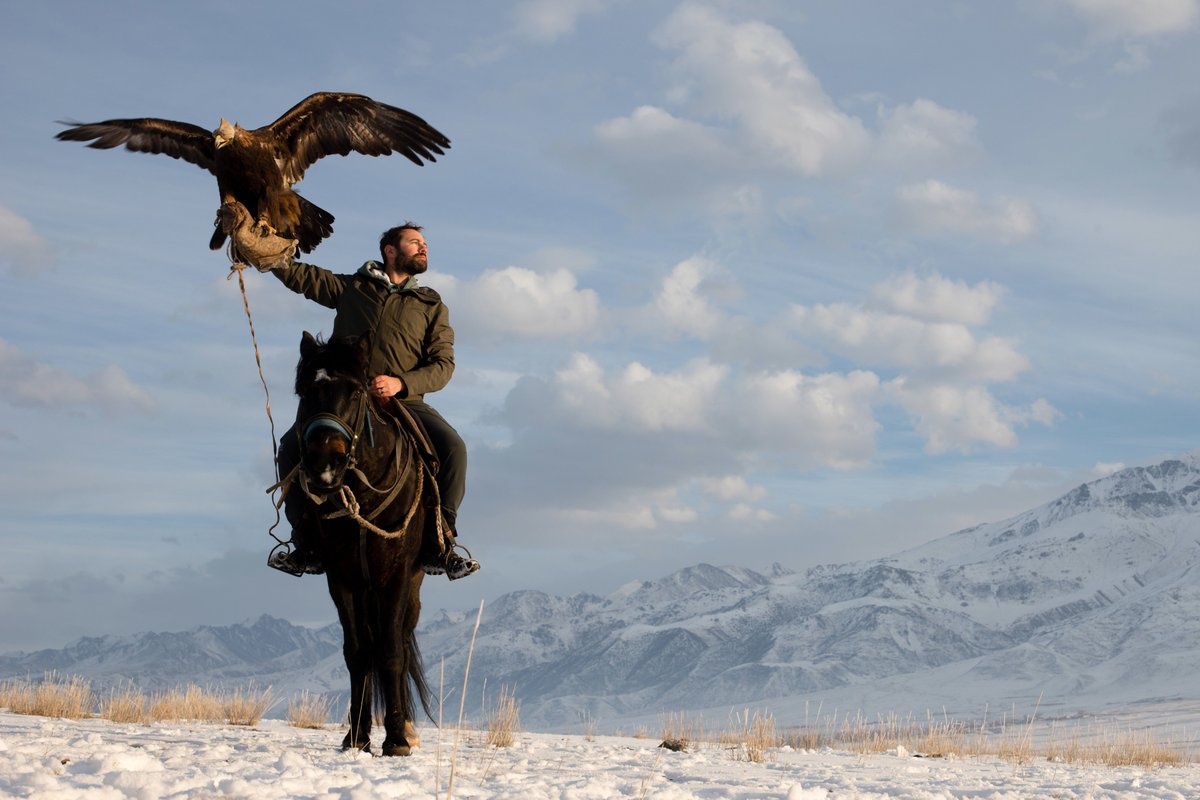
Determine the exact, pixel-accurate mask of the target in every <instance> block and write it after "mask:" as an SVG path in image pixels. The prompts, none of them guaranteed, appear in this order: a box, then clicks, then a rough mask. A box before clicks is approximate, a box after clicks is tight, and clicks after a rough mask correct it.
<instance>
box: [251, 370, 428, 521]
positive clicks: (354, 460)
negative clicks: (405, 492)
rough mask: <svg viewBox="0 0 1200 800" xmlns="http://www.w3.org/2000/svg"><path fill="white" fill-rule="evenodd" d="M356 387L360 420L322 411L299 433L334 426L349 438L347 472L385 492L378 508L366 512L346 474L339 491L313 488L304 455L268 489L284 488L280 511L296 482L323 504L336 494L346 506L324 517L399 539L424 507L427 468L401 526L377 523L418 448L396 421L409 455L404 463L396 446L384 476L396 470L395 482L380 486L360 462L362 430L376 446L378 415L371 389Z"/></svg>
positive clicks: (372, 490)
mask: <svg viewBox="0 0 1200 800" xmlns="http://www.w3.org/2000/svg"><path fill="white" fill-rule="evenodd" d="M355 391H356V392H357V393H358V394H359V395H360V397H361V399H360V401H359V405H358V413H357V414H356V415H355V416H356V417H357V422H356V424H354V425H351V424H350V423H349V421H348V420H347V419H345V418H343V417H341V416H339V415H337V414H333V413H329V412H321V413H319V414H314V415H312V416H311V417H309V418H308V419H307V420H306V421H305V422H304V424H303V426H300V425H297V426H296V433H297V436H299V437H300V439H301V442H303V439H304V437H305V436H306V435H307V434H308V432H309V431H310V430H312V429H313V428H319V427H328V428H333V429H334V430H336V431H338V432H339V433H341V434H342V435H343V436H345V437H346V438H347V439H349V440H350V453H349V455H348V457H347V463H346V467H345V470H344V474H345V473H348V474H351V475H354V476H355V478H357V479H358V481H359V483H361V484H362V485H363V487H365V488H366V489H367V491H368V492H370V493H372V494H375V495H382V498H381V499H380V500H379V501H378V502H377V503H376V504H375V509H374V510H373V511H370V512H368V513H367V514H363V512H362V505H361V503H360V501H359V499H358V498H357V497H356V496H355V494H354V491H353V490H352V489H351V488H350V487H349V486H347V485H346V484H345V482H344V477H343V483H342V485H341V486H340V487H339V489H338V491H337V492H336V493H333V494H329V493H327V494H319V493H317V492H314V491H312V489H311V488H310V487H309V476H308V473H307V472H305V470H304V462H303V459H301V461H300V462H299V463H298V464H297V465H296V466H295V468H294V469H293V470H292V471H291V472H290V473H289V474H288V475H287V476H286V477H284V478H281V479H280V480H279V482H277V483H276V484H275V485H274V486H272V487H270V488H269V489H268V490H267V491H268V493H273V492H274V491H275V490H276V489H280V490H282V491H281V492H280V495H279V500H278V501H277V502H276V503H275V508H276V511H277V512H278V509H280V508H282V507H283V502H284V499H285V498H286V497H287V492H288V490H289V489H290V488H291V487H292V486H293V485H295V486H297V487H298V488H299V490H300V491H302V492H303V493H304V494H305V496H306V497H308V499H309V500H311V501H312V502H313V504H314V505H316V506H322V505H324V504H325V503H326V502H327V501H329V500H330V499H331V498H336V499H337V500H339V501H340V502H341V506H342V507H341V508H340V509H337V510H334V511H330V512H329V513H327V514H322V515H321V519H323V520H330V519H338V518H340V517H349V518H350V519H352V520H354V521H355V522H357V523H358V524H359V526H360V527H361V528H364V529H366V530H370V531H372V532H373V533H376V534H379V535H380V536H383V537H385V538H389V539H398V538H400V537H402V536H404V534H405V533H407V532H408V527H409V524H410V523H411V522H412V519H413V517H414V516H415V515H416V513H417V509H418V508H419V507H420V504H421V497H422V494H423V492H424V483H425V469H424V468H421V469H418V470H417V480H416V488H415V491H414V493H413V499H412V503H410V504H409V507H408V509H407V511H406V512H405V515H404V520H403V522H401V523H400V527H399V528H397V529H396V530H394V531H388V530H385V529H383V528H381V527H379V526H378V525H376V524H375V523H374V522H373V520H374V519H375V518H376V517H378V516H379V515H380V514H381V513H383V511H385V510H386V509H387V508H388V507H389V506H391V504H392V502H393V501H394V500H395V499H396V497H397V496H399V494H400V491H401V490H402V489H403V488H404V482H405V479H406V478H407V477H408V475H409V474H410V472H411V471H412V468H413V460H414V459H415V458H416V457H417V455H416V450H417V448H416V442H415V441H413V440H412V437H411V436H409V435H408V434H406V433H404V432H403V431H402V430H401V429H400V426H399V424H398V423H394V424H395V426H396V433H397V440H398V442H397V443H398V444H399V441H406V442H407V444H408V446H407V447H405V448H403V449H404V450H405V451H406V458H405V459H404V462H403V464H402V463H401V459H400V450H401V448H400V447H399V446H397V447H394V448H393V460H392V464H391V466H390V467H389V469H388V470H387V472H386V473H384V477H385V478H386V477H387V475H388V474H390V473H395V478H394V479H393V480H392V481H391V485H390V486H387V488H384V489H380V488H377V487H376V486H375V485H374V484H373V483H372V482H371V479H370V478H368V477H367V475H366V473H365V472H363V471H362V469H361V468H360V467H359V465H358V444H359V442H360V441H361V440H362V433H363V431H364V430H365V432H366V435H367V443H368V446H369V447H372V448H373V447H374V446H375V434H374V426H373V424H372V417H373V416H374V415H375V410H374V409H373V408H372V407H371V406H370V403H369V400H368V396H367V392H366V391H365V390H364V389H357V390H355ZM431 477H432V476H431ZM431 485H432V486H435V487H436V485H437V484H436V483H432V482H431ZM439 523H440V520H439ZM439 528H440V524H439Z"/></svg>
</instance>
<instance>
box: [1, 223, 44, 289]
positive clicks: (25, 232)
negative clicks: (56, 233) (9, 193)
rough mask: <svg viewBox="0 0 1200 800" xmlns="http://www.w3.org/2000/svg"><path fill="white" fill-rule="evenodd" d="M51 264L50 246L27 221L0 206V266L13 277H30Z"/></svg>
mask: <svg viewBox="0 0 1200 800" xmlns="http://www.w3.org/2000/svg"><path fill="white" fill-rule="evenodd" d="M53 263H54V251H53V250H52V249H51V247H50V243H49V242H47V241H46V240H45V239H44V238H42V237H41V236H39V235H38V234H37V232H36V231H34V229H33V225H32V224H31V223H30V222H29V220H27V219H25V218H24V217H22V216H20V215H19V214H17V213H15V212H13V211H11V210H9V209H7V208H4V207H3V206H0V264H4V265H5V266H7V268H8V269H9V270H10V271H11V272H12V273H13V274H15V275H21V276H26V277H29V276H33V275H36V274H37V273H39V272H41V271H42V270H45V269H47V268H49V267H50V266H51V265H52V264H53Z"/></svg>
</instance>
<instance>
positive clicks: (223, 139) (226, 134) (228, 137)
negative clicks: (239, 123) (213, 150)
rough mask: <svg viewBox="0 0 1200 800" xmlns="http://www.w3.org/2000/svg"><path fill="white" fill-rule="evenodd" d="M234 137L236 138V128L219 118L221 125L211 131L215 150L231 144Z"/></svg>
mask: <svg viewBox="0 0 1200 800" xmlns="http://www.w3.org/2000/svg"><path fill="white" fill-rule="evenodd" d="M235 136H237V127H236V126H234V125H230V124H229V121H228V120H227V119H225V118H224V117H221V124H220V125H218V126H217V129H216V130H215V131H213V139H214V140H215V141H216V143H217V149H218V150H219V149H221V148H222V147H224V146H225V145H227V144H229V143H230V142H232V141H233V139H234V137H235Z"/></svg>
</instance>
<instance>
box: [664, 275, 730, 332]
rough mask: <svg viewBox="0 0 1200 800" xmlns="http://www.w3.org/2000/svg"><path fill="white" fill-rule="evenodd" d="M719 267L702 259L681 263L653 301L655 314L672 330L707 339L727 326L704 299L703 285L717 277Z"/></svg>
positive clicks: (721, 315) (720, 315)
mask: <svg viewBox="0 0 1200 800" xmlns="http://www.w3.org/2000/svg"><path fill="white" fill-rule="evenodd" d="M717 270H718V268H717V265H716V264H715V263H713V262H712V261H709V260H708V259H706V258H703V257H700V256H693V257H691V258H689V259H687V260H685V261H681V262H680V263H679V264H677V265H676V266H675V268H674V269H673V270H671V273H670V274H669V275H667V276H666V277H665V278H664V279H663V282H662V285H661V286H660V287H659V290H658V294H657V295H656V296H655V298H654V305H653V313H655V314H656V315H657V317H658V318H659V319H660V320H662V321H663V322H666V323H667V324H668V325H670V326H671V327H673V328H675V329H677V330H680V331H682V332H683V333H686V334H689V335H691V336H695V337H697V338H700V339H707V338H709V337H710V336H712V335H713V334H714V333H716V332H718V331H719V330H721V328H722V327H724V326H725V325H726V324H727V318H726V317H725V315H724V314H723V313H722V312H720V311H719V310H717V309H715V308H713V306H712V304H711V303H709V302H708V300H707V298H705V297H704V296H703V291H702V287H703V284H704V281H705V280H706V279H708V278H710V277H712V276H714V275H716V274H717Z"/></svg>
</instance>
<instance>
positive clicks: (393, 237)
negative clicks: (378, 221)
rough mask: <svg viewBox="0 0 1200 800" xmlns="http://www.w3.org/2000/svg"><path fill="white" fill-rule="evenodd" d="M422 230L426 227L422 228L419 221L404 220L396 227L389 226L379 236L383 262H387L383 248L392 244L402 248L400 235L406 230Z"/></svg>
mask: <svg viewBox="0 0 1200 800" xmlns="http://www.w3.org/2000/svg"><path fill="white" fill-rule="evenodd" d="M422 230H424V228H422V227H421V226H420V225H418V224H417V223H415V222H408V221H405V222H402V223H401V224H399V225H397V226H396V227H394V228H388V229H387V230H386V231H384V232H383V236H380V237H379V257H380V258H382V259H383V263H385V264H386V263H387V256H386V255H384V254H383V248H385V247H387V246H388V245H389V244H390V245H391V246H392V247H394V248H396V249H397V250H399V249H400V237H401V236H402V235H403V234H404V232H405V231H418V232H419V231H422Z"/></svg>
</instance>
